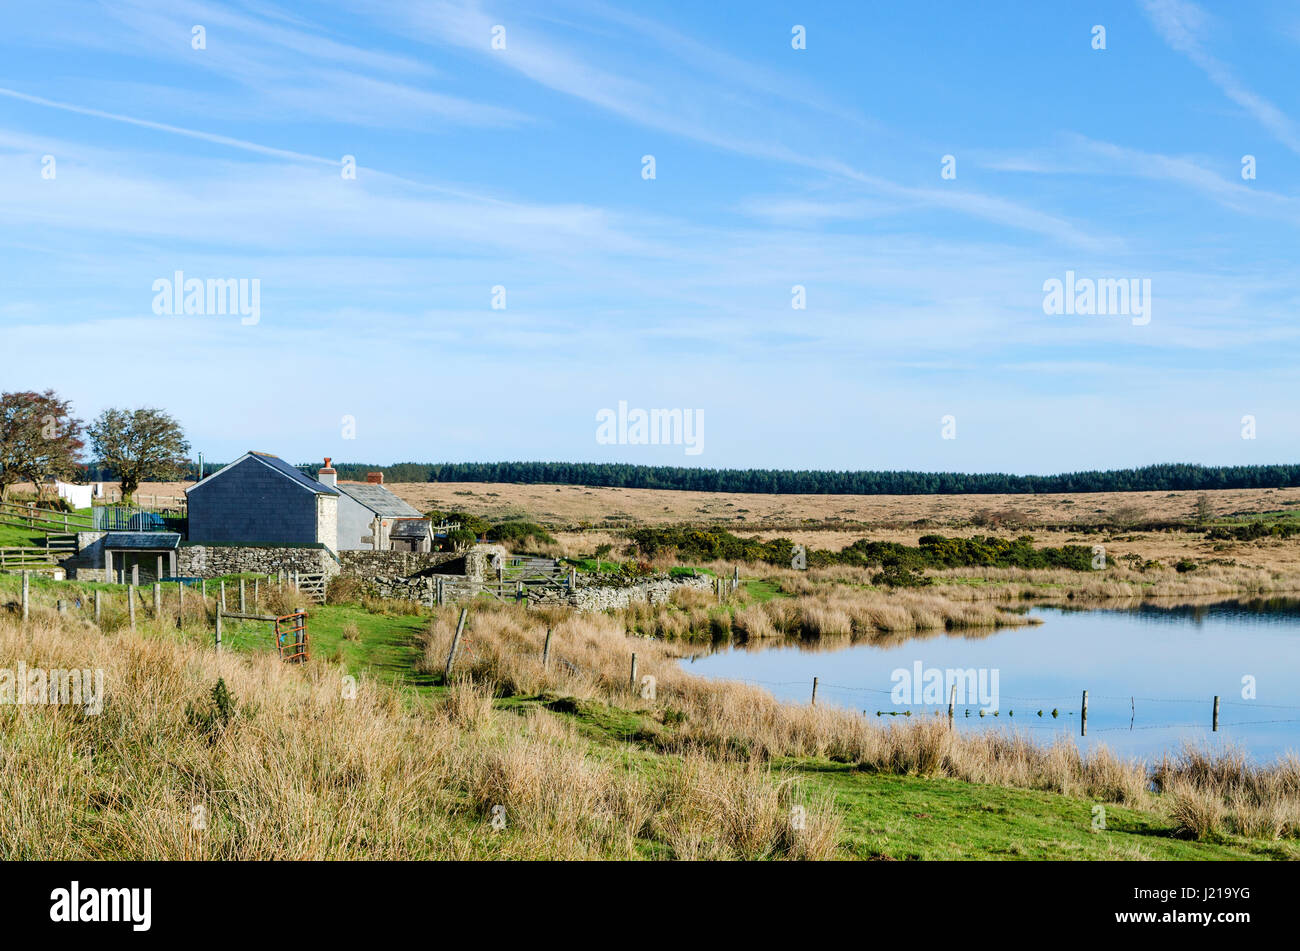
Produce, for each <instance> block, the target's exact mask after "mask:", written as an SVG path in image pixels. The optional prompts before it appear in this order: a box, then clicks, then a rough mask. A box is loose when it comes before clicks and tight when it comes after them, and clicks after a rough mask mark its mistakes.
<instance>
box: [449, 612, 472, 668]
mask: <svg viewBox="0 0 1300 951" xmlns="http://www.w3.org/2000/svg"><path fill="white" fill-rule="evenodd" d="M467 617H469V608H461V609H460V620H459V621H457V622H456V633H455V635H454V636H453V637H452V639H451V650H450V651H449V652H448V653H447V666H446V668H444V669H443V672H442V682H443V683H445V684H449V683H451V665H452V663H454V662H455V660H456V648H457V647H459V646H460V635H461V632H462V631H464V630H465V619H466V618H467Z"/></svg>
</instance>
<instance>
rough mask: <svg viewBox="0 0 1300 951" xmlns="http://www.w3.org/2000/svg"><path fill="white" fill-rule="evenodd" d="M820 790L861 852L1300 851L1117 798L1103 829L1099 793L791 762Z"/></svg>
mask: <svg viewBox="0 0 1300 951" xmlns="http://www.w3.org/2000/svg"><path fill="white" fill-rule="evenodd" d="M781 765H785V766H787V767H788V768H789V769H790V770H792V772H793V773H794V774H795V775H797V776H799V777H800V778H801V779H803V780H805V782H806V784H807V788H808V790H809V792H810V793H812V794H818V793H820V794H823V795H830V796H833V797H834V799H835V801H836V803H837V804H838V805H839V806H840V807H841V809H842V810H843V816H844V832H845V836H844V839H843V840H842V845H841V847H842V848H843V849H844V850H845V852H846V853H847V854H848V855H850V856H852V857H855V858H863V859H873V858H874V859H895V860H905V859H931V860H933V859H1249V858H1255V859H1263V858H1287V859H1296V858H1300V845H1297V844H1296V843H1294V842H1285V843H1284V842H1265V841H1262V840H1257V839H1256V840H1250V839H1244V838H1240V837H1237V836H1228V837H1225V840H1224V841H1222V842H1217V843H1210V842H1196V841H1193V840H1190V839H1185V838H1179V837H1178V836H1177V835H1176V834H1175V831H1174V829H1173V827H1172V825H1171V824H1170V823H1169V822H1168V821H1167V820H1165V819H1163V818H1162V817H1160V816H1157V815H1155V814H1152V813H1146V812H1140V811H1136V810H1133V809H1127V808H1125V807H1123V806H1118V805H1115V804H1114V803H1104V804H1102V805H1103V807H1104V809H1105V825H1106V828H1105V829H1104V830H1100V831H1096V832H1094V831H1093V829H1092V821H1093V817H1092V807H1093V803H1092V802H1090V801H1089V800H1086V799H1078V798H1073V797H1070V796H1062V795H1060V794H1057V793H1051V792H1041V791H1037V790H1027V789H1009V788H1005V787H1002V786H985V785H980V784H976V783H967V782H963V781H961V780H956V779H941V778H926V777H919V776H895V775H887V774H880V773H864V772H861V771H859V770H857V769H856V768H855V767H854V766H852V765H847V764H843V763H831V762H829V761H826V760H792V761H787V762H786V763H784V764H781Z"/></svg>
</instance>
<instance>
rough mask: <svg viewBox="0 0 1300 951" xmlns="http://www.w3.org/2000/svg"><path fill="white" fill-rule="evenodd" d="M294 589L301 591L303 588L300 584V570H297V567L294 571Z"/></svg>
mask: <svg viewBox="0 0 1300 951" xmlns="http://www.w3.org/2000/svg"><path fill="white" fill-rule="evenodd" d="M293 590H294V592H295V593H297V592H299V591H301V590H302V587H301V586H300V584H299V579H298V571H297V569H295V570H294V573H293Z"/></svg>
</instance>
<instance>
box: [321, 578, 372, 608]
mask: <svg viewBox="0 0 1300 951" xmlns="http://www.w3.org/2000/svg"><path fill="white" fill-rule="evenodd" d="M364 595H365V586H364V585H362V583H361V579H359V578H357V577H355V576H353V575H335V576H334V577H333V578H331V579H330V580H329V584H327V585H326V586H325V603H326V604H360V603H361V599H362V597H363V596H364Z"/></svg>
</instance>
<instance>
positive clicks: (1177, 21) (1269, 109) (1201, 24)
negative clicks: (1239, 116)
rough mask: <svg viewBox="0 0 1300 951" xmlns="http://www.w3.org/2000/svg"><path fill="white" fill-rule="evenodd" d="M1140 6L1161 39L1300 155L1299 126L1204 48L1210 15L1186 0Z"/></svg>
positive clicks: (1152, 1) (1153, 1) (1160, 0)
mask: <svg viewBox="0 0 1300 951" xmlns="http://www.w3.org/2000/svg"><path fill="white" fill-rule="evenodd" d="M1142 8H1143V10H1145V11H1146V14H1147V16H1148V17H1149V18H1150V20H1151V22H1152V24H1154V26H1155V28H1156V30H1157V32H1159V33H1160V35H1161V37H1163V39H1164V41H1165V42H1166V43H1168V44H1169V45H1170V46H1171V47H1173V48H1174V49H1175V50H1177V51H1178V52H1180V53H1183V54H1184V55H1186V56H1187V58H1188V59H1190V60H1191V61H1192V62H1193V63H1195V64H1196V65H1197V66H1198V67H1200V69H1201V70H1202V71H1203V72H1204V73H1205V75H1206V76H1208V77H1209V78H1210V81H1211V82H1213V83H1214V84H1215V85H1216V86H1218V87H1219V89H1220V90H1221V91H1222V92H1223V93H1224V95H1226V96H1227V97H1228V98H1229V99H1231V100H1232V101H1233V102H1235V103H1236V104H1237V105H1239V106H1241V107H1242V108H1243V109H1245V110H1246V111H1247V112H1248V113H1250V114H1251V115H1252V116H1254V118H1255V119H1256V121H1258V122H1259V123H1260V124H1261V125H1263V126H1264V127H1265V128H1266V129H1268V130H1269V132H1271V133H1272V134H1273V136H1274V137H1275V138H1276V139H1277V140H1278V141H1279V142H1281V143H1282V144H1283V145H1285V146H1286V147H1287V148H1288V149H1290V150H1291V151H1292V152H1295V153H1296V154H1298V155H1300V126H1298V125H1297V124H1296V123H1295V121H1294V120H1292V119H1291V118H1290V117H1289V116H1288V115H1286V114H1285V113H1284V112H1283V111H1282V110H1281V109H1279V108H1278V107H1277V106H1275V105H1274V104H1273V103H1272V102H1270V101H1269V100H1267V99H1265V98H1264V97H1263V96H1261V95H1259V94H1258V93H1256V92H1254V91H1253V90H1252V89H1250V88H1249V87H1248V86H1247V85H1246V84H1245V83H1244V82H1242V81H1241V80H1240V79H1239V78H1238V77H1237V75H1236V73H1234V72H1233V71H1232V69H1230V68H1229V67H1228V66H1227V64H1225V63H1223V62H1222V61H1220V60H1219V59H1218V58H1217V57H1215V56H1214V55H1213V54H1212V53H1210V52H1209V51H1208V50H1207V49H1206V47H1205V34H1206V33H1207V31H1208V27H1209V24H1210V16H1209V14H1207V13H1206V11H1205V10H1204V9H1202V8H1201V7H1199V6H1197V5H1196V4H1194V3H1189V2H1187V0H1142Z"/></svg>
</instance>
